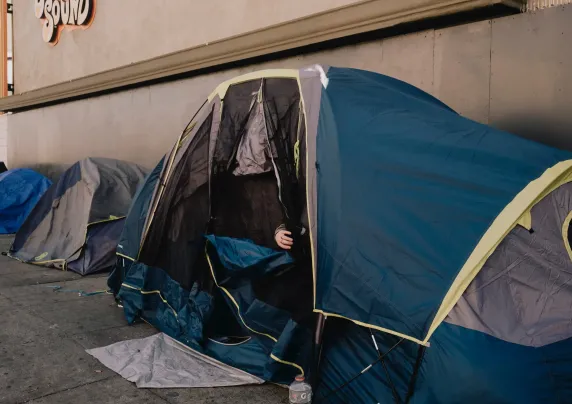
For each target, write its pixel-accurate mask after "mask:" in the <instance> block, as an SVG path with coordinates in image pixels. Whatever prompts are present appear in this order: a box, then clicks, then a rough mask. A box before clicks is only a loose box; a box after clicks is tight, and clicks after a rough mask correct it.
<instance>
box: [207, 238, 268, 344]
mask: <svg viewBox="0 0 572 404" xmlns="http://www.w3.org/2000/svg"><path fill="white" fill-rule="evenodd" d="M205 254H206V256H207V261H208V263H209V268H210V270H211V274H212V277H213V280H214V282H215V285H216V286H217V287H218V288H219V289H220V290H222V291H223V292H224V293H225V294H226V295H227V296H228V298H229V299H230V300H231V301H232V303H233V304H234V305H235V306H236V311H237V313H238V317H239V318H240V321H242V324H244V326H245V327H246V328H248V329H249V330H250V331H252V332H253V333H255V334H259V335H264V336H265V337H268V338H270V339H271V340H272V341H274V342H278V340H277V339H276V338H274V337H273V336H272V335H270V334H266V333H263V332H260V331H256V330H255V329H253V328H251V327H249V326H248V324H246V321H244V318H242V314H241V313H240V306H239V304H238V302H237V301H236V300H235V299H234V297H233V296H232V294H231V293H230V292H229V291H228V290H226V288H223V287H222V286H220V285H219V284H218V281H217V280H216V276H215V273H214V269H213V265H212V262H211V259H210V257H209V253H208V252H206V249H205Z"/></svg>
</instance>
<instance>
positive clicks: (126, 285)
mask: <svg viewBox="0 0 572 404" xmlns="http://www.w3.org/2000/svg"><path fill="white" fill-rule="evenodd" d="M121 286H125V287H126V288H128V289H133V290H136V291H138V292H139V293H141V294H142V295H153V294H157V295H159V298H160V299H161V300H162V301H163V303H165V304H166V305H167V306H169V309H171V311H172V312H173V314H174V315H175V317H179V314H178V313H177V312H176V311H175V309H173V307H172V306H171V305H170V304H169V302H168V301H167V299H165V298H164V297H163V295H162V294H161V291H159V290H143V289H141V288H137V287H135V286H131V285H129V284H128V283H125V282H124V283H122V284H121Z"/></svg>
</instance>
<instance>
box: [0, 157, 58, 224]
mask: <svg viewBox="0 0 572 404" xmlns="http://www.w3.org/2000/svg"><path fill="white" fill-rule="evenodd" d="M51 184H52V183H51V181H50V180H49V179H47V178H46V177H44V176H43V175H41V174H39V173H37V172H35V171H34V170H30V169H27V168H16V169H14V170H9V171H6V172H4V173H2V174H0V234H12V233H16V232H17V231H18V229H19V228H20V226H21V225H22V223H23V222H24V220H25V219H26V217H27V216H28V214H29V213H30V211H31V210H32V209H33V208H34V206H35V205H36V203H37V202H38V200H39V199H40V197H41V196H42V195H43V194H44V192H46V190H47V189H48V188H49V187H50V185H51Z"/></svg>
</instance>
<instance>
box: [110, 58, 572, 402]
mask: <svg viewBox="0 0 572 404" xmlns="http://www.w3.org/2000/svg"><path fill="white" fill-rule="evenodd" d="M571 181H572V154H571V153H569V152H565V151H561V150H556V149H553V148H550V147H547V146H544V145H541V144H538V143H535V142H532V141H529V140H526V139H522V138H519V137H517V136H513V135H511V134H508V133H505V132H501V131H498V130H495V129H493V128H490V127H488V126H485V125H482V124H478V123H476V122H473V121H471V120H468V119H466V118H463V117H461V116H459V115H458V114H456V113H455V112H454V111H452V110H451V109H450V108H448V107H447V106H445V105H444V104H442V103H441V102H439V101H438V100H436V99H435V98H433V97H431V96H430V95H428V94H426V93H424V92H422V91H421V90H419V89H416V88H414V87H412V86H410V85H408V84H405V83H403V82H401V81H398V80H395V79H392V78H389V77H386V76H383V75H379V74H375V73H371V72H366V71H360V70H353V69H342V68H327V67H324V66H312V67H309V68H306V69H302V70H267V71H261V72H255V73H250V74H247V75H245V76H241V77H237V78H235V79H233V80H230V81H227V82H225V83H222V84H221V85H220V86H219V87H217V89H216V90H215V91H214V92H213V93H212V94H211V96H210V97H209V98H208V100H207V101H206V102H205V104H204V106H203V107H202V108H201V110H200V111H199V112H198V113H197V115H196V116H195V117H194V118H193V119H192V121H191V123H190V124H189V125H188V127H187V128H186V129H185V131H184V132H183V134H182V135H181V137H180V138H179V140H178V141H177V143H176V144H175V146H174V148H173V149H172V151H171V152H170V153H169V154H167V155H166V156H165V158H164V159H163V160H162V161H161V162H160V164H159V165H158V166H157V167H156V169H155V171H154V172H153V173H152V174H151V175H150V176H149V177H148V178H147V180H146V184H145V186H144V187H143V188H142V189H141V190H140V192H139V194H138V195H137V196H136V197H135V200H134V203H133V205H132V207H131V211H130V213H129V215H128V217H127V219H126V225H125V228H124V231H123V235H122V237H121V241H120V243H119V246H118V253H117V255H118V261H117V265H116V267H115V271H114V272H113V273H112V275H111V277H110V279H109V285H110V287H111V288H112V289H113V290H114V293H115V294H116V296H117V298H118V299H119V300H121V301H122V304H123V306H124V309H125V314H126V316H127V318H128V320H129V321H134V320H135V319H136V318H137V317H142V318H143V319H145V320H146V321H148V322H149V323H151V324H153V325H154V326H156V327H157V328H159V329H161V330H162V331H164V332H166V333H168V334H169V335H171V336H172V337H174V338H177V339H178V340H179V341H182V342H183V343H185V344H187V345H189V346H190V347H192V348H194V349H195V350H197V351H199V352H202V353H204V354H206V355H209V356H211V357H214V358H216V359H218V360H221V361H223V362H225V363H227V364H230V365H232V366H235V367H237V368H240V369H242V370H245V371H247V372H250V373H252V374H253V375H256V376H258V377H262V378H264V379H265V380H268V381H272V382H276V383H284V384H286V383H289V382H291V380H292V379H293V378H294V376H295V375H296V374H298V373H306V374H308V375H309V376H310V377H311V378H312V380H313V381H314V387H315V401H314V402H340V403H343V402H351V403H376V402H411V403H459V402H464V403H482V402H495V403H496V402H502V403H537V402H542V403H549V402H571V401H572V378H571V377H570V374H572V354H571V353H572V338H571V337H572V312H570V309H569V308H570V307H571V306H572V248H571V247H570V238H569V227H570V224H571V221H572V197H571V195H572V182H571ZM280 224H283V225H285V226H286V227H287V228H288V229H289V230H290V231H292V232H293V235H294V237H295V243H294V246H295V247H296V248H295V249H293V250H292V252H291V253H288V252H285V251H280V250H279V249H278V247H277V246H276V245H275V244H274V241H273V237H274V229H276V227H277V226H278V225H280Z"/></svg>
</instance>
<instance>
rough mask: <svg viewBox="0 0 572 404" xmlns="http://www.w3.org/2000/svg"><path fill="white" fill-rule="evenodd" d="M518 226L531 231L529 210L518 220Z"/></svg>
mask: <svg viewBox="0 0 572 404" xmlns="http://www.w3.org/2000/svg"><path fill="white" fill-rule="evenodd" d="M517 224H518V225H520V226H522V227H524V228H525V229H526V230H530V229H532V215H531V213H530V210H529V211H527V212H525V213H524V214H523V215H522V216H521V217H520V219H518V223H517Z"/></svg>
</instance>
